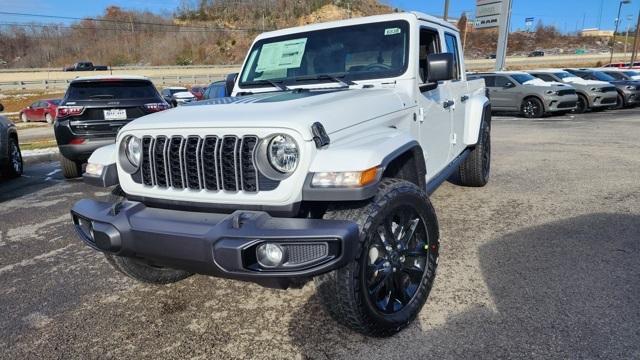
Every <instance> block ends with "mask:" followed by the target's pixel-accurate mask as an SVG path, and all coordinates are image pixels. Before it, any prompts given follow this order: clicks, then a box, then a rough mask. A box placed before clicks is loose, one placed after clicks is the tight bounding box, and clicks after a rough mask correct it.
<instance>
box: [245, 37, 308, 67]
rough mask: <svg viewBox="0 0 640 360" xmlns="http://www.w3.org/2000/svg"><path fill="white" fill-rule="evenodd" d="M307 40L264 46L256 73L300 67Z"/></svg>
mask: <svg viewBox="0 0 640 360" xmlns="http://www.w3.org/2000/svg"><path fill="white" fill-rule="evenodd" d="M306 45H307V38H302V39H294V40H286V41H279V42H276V43H271V44H264V45H262V51H261V52H260V57H259V58H258V66H257V67H256V71H258V72H263V71H267V72H269V71H274V70H282V69H290V68H297V67H300V63H301V62H302V56H303V55H304V49H305V46H306Z"/></svg>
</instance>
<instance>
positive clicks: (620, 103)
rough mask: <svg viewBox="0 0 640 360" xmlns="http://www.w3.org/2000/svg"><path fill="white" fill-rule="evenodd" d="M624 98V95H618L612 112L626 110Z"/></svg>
mask: <svg viewBox="0 0 640 360" xmlns="http://www.w3.org/2000/svg"><path fill="white" fill-rule="evenodd" d="M624 105H625V104H624V96H622V94H618V98H617V100H616V104H615V105H613V106H612V107H611V109H612V110H620V109H622V108H624Z"/></svg>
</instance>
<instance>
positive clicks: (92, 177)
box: [82, 144, 120, 188]
mask: <svg viewBox="0 0 640 360" xmlns="http://www.w3.org/2000/svg"><path fill="white" fill-rule="evenodd" d="M116 162H117V148H116V144H111V145H106V146H103V147H101V148H98V149H96V150H95V151H94V152H93V153H92V154H91V156H90V157H89V160H88V163H89V164H98V165H102V173H101V174H100V175H97V174H89V173H86V172H85V173H84V174H83V175H82V178H83V180H84V182H85V183H87V184H89V185H93V186H98V187H105V188H106V187H111V186H114V185H118V184H119V183H120V181H119V180H118V167H117V164H116Z"/></svg>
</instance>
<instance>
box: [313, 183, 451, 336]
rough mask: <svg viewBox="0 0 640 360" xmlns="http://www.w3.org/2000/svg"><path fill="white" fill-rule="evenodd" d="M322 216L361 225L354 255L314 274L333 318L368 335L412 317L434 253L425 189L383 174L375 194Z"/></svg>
mask: <svg viewBox="0 0 640 360" xmlns="http://www.w3.org/2000/svg"><path fill="white" fill-rule="evenodd" d="M325 218H328V219H342V220H351V221H354V222H356V223H358V225H359V227H360V243H359V250H358V255H357V257H356V259H355V260H354V261H352V262H351V263H349V264H347V265H346V266H345V267H343V268H341V269H338V270H334V271H332V272H330V273H327V274H323V275H320V276H318V277H316V278H315V279H314V281H315V284H316V288H317V291H318V294H319V296H320V299H321V301H322V303H323V304H324V306H325V308H326V309H327V311H328V312H329V313H330V314H331V316H332V317H333V318H335V319H336V320H337V321H338V322H340V323H342V324H343V325H346V326H347V327H349V328H351V329H353V330H355V331H358V332H361V333H363V334H365V335H371V336H391V335H393V334H395V333H397V332H399V331H400V330H402V329H404V328H405V327H406V326H407V325H409V324H410V323H411V321H413V320H414V319H415V318H416V316H417V315H418V313H419V312H420V310H421V309H422V307H423V305H424V303H425V302H426V300H427V297H428V296H429V292H430V291H431V286H432V284H433V280H434V278H435V274H436V266H437V259H438V247H439V243H438V236H439V235H438V222H437V219H436V214H435V211H434V210H433V207H432V206H431V203H430V202H429V198H428V197H427V194H426V193H425V192H424V191H423V190H422V189H420V188H418V187H417V186H416V185H414V184H413V183H410V182H407V181H404V180H399V179H383V180H382V181H381V183H380V186H379V188H378V193H377V195H376V196H375V198H374V199H372V200H371V201H370V202H368V203H367V204H365V205H364V206H360V207H357V208H339V209H333V210H330V211H328V212H327V214H326V215H325Z"/></svg>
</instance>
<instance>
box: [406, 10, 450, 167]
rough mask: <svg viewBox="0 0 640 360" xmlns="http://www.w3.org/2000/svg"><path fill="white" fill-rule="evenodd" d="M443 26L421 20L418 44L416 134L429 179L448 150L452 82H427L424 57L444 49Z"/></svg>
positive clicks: (443, 160)
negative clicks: (449, 102)
mask: <svg viewBox="0 0 640 360" xmlns="http://www.w3.org/2000/svg"><path fill="white" fill-rule="evenodd" d="M441 34H442V28H441V27H439V26H438V25H435V24H431V23H426V22H425V23H422V24H421V29H420V39H419V41H420V44H419V56H418V66H419V76H418V90H419V94H420V95H418V114H417V120H418V121H417V124H416V123H415V122H414V124H416V125H417V127H418V133H419V135H418V137H419V139H420V144H422V150H423V151H424V156H425V159H426V163H427V177H428V178H429V179H432V178H433V177H434V176H435V175H436V174H438V173H439V172H440V171H441V170H442V169H443V168H444V167H445V166H446V164H447V163H448V159H449V153H450V149H451V142H450V136H451V119H452V113H451V111H452V110H451V108H450V106H448V105H446V104H447V102H448V101H449V100H451V81H442V82H440V83H438V84H432V83H429V82H428V80H427V79H428V74H427V56H428V55H429V54H433V53H441V52H443V48H444V47H443V46H441V44H442V43H443V39H442V38H441Z"/></svg>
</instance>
